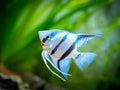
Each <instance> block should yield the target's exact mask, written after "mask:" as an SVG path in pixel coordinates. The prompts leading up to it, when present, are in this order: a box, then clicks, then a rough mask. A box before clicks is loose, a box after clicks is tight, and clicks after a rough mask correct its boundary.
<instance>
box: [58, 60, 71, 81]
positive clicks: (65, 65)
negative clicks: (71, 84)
mask: <svg viewBox="0 0 120 90" xmlns="http://www.w3.org/2000/svg"><path fill="white" fill-rule="evenodd" d="M70 63H71V59H70V58H68V59H63V60H61V61H60V62H59V68H60V70H61V71H63V72H65V73H68V71H69V69H70ZM63 76H64V77H65V79H68V75H65V74H63Z"/></svg>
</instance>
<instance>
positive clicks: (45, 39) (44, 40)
mask: <svg viewBox="0 0 120 90" xmlns="http://www.w3.org/2000/svg"><path fill="white" fill-rule="evenodd" d="M48 38H49V35H47V36H46V37H45V38H43V40H42V42H43V43H45V42H46V41H47V39H48Z"/></svg>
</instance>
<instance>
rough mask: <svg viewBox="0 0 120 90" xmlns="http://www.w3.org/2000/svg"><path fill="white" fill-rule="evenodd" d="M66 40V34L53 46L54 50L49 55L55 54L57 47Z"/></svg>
mask: <svg viewBox="0 0 120 90" xmlns="http://www.w3.org/2000/svg"><path fill="white" fill-rule="evenodd" d="M66 38H67V34H66V35H65V36H64V37H63V38H62V39H61V41H60V42H59V43H58V44H57V45H56V46H55V48H54V49H53V50H52V52H51V55H53V54H54V53H55V51H57V49H58V47H59V46H60V44H62V42H64V41H65V39H66Z"/></svg>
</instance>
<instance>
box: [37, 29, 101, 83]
mask: <svg viewBox="0 0 120 90" xmlns="http://www.w3.org/2000/svg"><path fill="white" fill-rule="evenodd" d="M38 34H39V38H40V41H41V44H42V47H43V51H42V58H43V61H44V63H45V65H46V67H47V68H48V69H49V70H50V71H51V72H52V73H53V74H54V75H56V76H58V77H59V78H60V79H62V80H63V81H66V80H67V79H68V76H71V74H69V73H68V71H69V69H70V63H71V58H72V59H73V60H74V61H75V63H76V65H77V66H78V68H79V69H80V70H82V71H83V70H84V69H85V68H86V67H88V66H89V65H90V64H91V63H92V61H93V60H94V58H95V56H96V54H95V53H92V52H78V51H77V50H78V49H79V48H80V47H81V46H82V45H84V44H85V43H86V42H87V41H88V40H91V39H93V38H95V37H100V36H102V34H82V33H71V32H69V31H66V30H59V29H53V30H47V31H38ZM47 62H49V63H50V64H51V65H52V66H53V67H54V68H55V69H56V70H57V71H59V72H60V73H61V74H62V75H63V76H64V78H63V77H61V76H60V75H59V74H57V73H55V72H54V71H53V70H52V69H51V68H50V67H49V65H48V63H47Z"/></svg>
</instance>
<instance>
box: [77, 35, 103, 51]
mask: <svg viewBox="0 0 120 90" xmlns="http://www.w3.org/2000/svg"><path fill="white" fill-rule="evenodd" d="M101 36H102V34H77V37H76V38H77V42H76V45H77V49H78V48H80V47H81V46H82V45H84V44H85V43H87V41H89V40H91V39H93V38H96V37H101Z"/></svg>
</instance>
